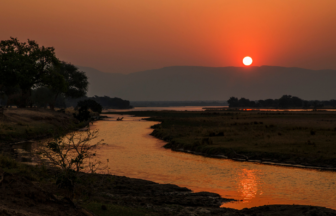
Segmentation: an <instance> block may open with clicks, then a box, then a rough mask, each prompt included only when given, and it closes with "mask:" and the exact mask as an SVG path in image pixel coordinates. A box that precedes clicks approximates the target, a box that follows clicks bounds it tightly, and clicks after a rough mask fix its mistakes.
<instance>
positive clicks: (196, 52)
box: [0, 0, 336, 73]
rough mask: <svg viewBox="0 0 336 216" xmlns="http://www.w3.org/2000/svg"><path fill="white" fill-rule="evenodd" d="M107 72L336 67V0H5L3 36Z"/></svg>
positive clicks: (1, 5) (0, 20)
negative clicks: (246, 60)
mask: <svg viewBox="0 0 336 216" xmlns="http://www.w3.org/2000/svg"><path fill="white" fill-rule="evenodd" d="M10 36H13V37H18V38H19V40H21V41H24V40H26V39H27V38H30V39H34V40H36V41H37V42H38V43H39V44H42V45H46V46H54V47H55V48H56V54H57V56H58V57H59V58H60V59H61V60H64V61H67V62H71V63H73V64H75V65H80V66H88V67H93V68H96V69H99V70H101V71H105V72H116V73H130V72H136V71H141V70H147V69H153V68H160V67H164V66H174V65H196V66H214V67H222V66H242V58H243V57H244V56H246V55H249V56H251V57H252V58H253V60H254V62H253V65H255V66H258V65H277V66H296V67H303V68H311V69H336V0H309V1H308V0H98V1H93V0H29V1H28V0H1V2H0V40H5V39H9V37H10Z"/></svg>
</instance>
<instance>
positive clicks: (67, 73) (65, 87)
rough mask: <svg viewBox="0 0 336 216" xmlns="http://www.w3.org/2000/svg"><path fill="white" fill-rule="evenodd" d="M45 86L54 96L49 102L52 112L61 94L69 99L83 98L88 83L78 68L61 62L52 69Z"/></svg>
mask: <svg viewBox="0 0 336 216" xmlns="http://www.w3.org/2000/svg"><path fill="white" fill-rule="evenodd" d="M62 79H64V82H63V81H62ZM46 84H47V85H48V86H49V88H50V89H51V91H52V92H53V94H54V95H53V97H52V98H51V100H50V102H49V106H50V109H52V110H53V109H54V107H55V102H56V100H57V97H58V96H59V95H60V94H61V93H64V95H65V96H66V97H70V98H79V97H83V96H85V95H86V92H87V89H88V85H89V82H88V79H87V76H86V75H85V73H84V72H81V71H78V68H77V67H75V66H74V65H72V64H70V63H66V62H61V64H60V65H59V66H57V67H54V68H53V73H52V74H51V75H50V76H49V77H48V80H47V82H46Z"/></svg>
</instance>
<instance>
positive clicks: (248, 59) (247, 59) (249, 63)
mask: <svg viewBox="0 0 336 216" xmlns="http://www.w3.org/2000/svg"><path fill="white" fill-rule="evenodd" d="M252 62H253V60H252V58H251V57H250V56H246V57H244V59H243V63H244V65H245V66H250V65H251V64H252Z"/></svg>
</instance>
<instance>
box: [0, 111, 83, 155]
mask: <svg viewBox="0 0 336 216" xmlns="http://www.w3.org/2000/svg"><path fill="white" fill-rule="evenodd" d="M85 124H86V122H82V123H80V122H79V121H78V120H76V119H75V118H74V117H73V115H72V113H71V112H69V113H60V112H55V111H51V110H46V109H16V108H9V109H7V110H6V111H5V112H4V115H3V116H0V144H1V143H4V142H5V143H8V142H15V141H22V140H29V139H37V138H44V137H47V136H51V135H52V133H53V131H55V130H59V129H61V130H64V131H70V130H73V129H76V128H80V127H83V126H84V125H85ZM0 150H1V145H0Z"/></svg>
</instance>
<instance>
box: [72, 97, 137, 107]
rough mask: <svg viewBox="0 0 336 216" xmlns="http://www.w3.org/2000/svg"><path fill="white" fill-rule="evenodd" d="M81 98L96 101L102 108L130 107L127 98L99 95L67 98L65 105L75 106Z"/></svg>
mask: <svg viewBox="0 0 336 216" xmlns="http://www.w3.org/2000/svg"><path fill="white" fill-rule="evenodd" d="M82 100H93V101H96V102H97V103H99V104H100V105H101V106H102V107H103V108H104V109H129V108H132V106H130V102H129V101H128V100H123V99H121V98H116V97H115V98H110V97H108V96H104V97H99V96H97V95H96V96H94V97H81V98H77V99H73V98H67V100H66V104H67V106H73V107H75V106H76V104H77V103H78V102H79V101H82Z"/></svg>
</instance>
